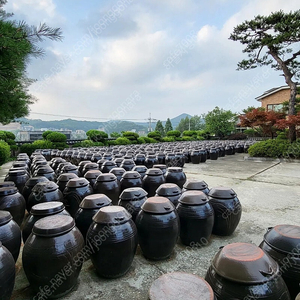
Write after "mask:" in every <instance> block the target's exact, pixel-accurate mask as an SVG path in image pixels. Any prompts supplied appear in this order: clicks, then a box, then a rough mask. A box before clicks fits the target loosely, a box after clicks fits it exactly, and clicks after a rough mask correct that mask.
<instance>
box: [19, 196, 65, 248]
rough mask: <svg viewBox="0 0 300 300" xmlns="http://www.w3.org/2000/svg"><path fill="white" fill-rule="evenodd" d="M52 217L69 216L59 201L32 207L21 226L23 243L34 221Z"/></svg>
mask: <svg viewBox="0 0 300 300" xmlns="http://www.w3.org/2000/svg"><path fill="white" fill-rule="evenodd" d="M52 215H66V216H69V215H70V214H69V213H68V212H67V211H66V210H65V206H64V204H63V203H62V202H59V201H50V202H44V203H39V204H36V205H34V206H32V208H31V210H30V214H29V215H28V217H27V218H26V220H25V221H24V224H23V226H22V227H23V229H22V238H23V242H24V243H25V242H26V240H27V238H28V237H29V236H30V234H31V232H32V228H33V225H34V224H35V222H36V221H38V220H39V219H42V218H45V217H48V216H52Z"/></svg>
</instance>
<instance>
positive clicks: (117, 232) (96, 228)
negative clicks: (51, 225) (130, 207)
mask: <svg viewBox="0 0 300 300" xmlns="http://www.w3.org/2000/svg"><path fill="white" fill-rule="evenodd" d="M87 245H91V246H92V247H93V250H94V253H93V254H92V256H91V260H92V262H93V265H94V267H95V269H96V271H97V273H98V274H99V275H100V276H103V277H108V278H116V277H120V276H122V275H124V274H126V273H127V272H128V271H129V269H130V267H131V264H132V261H133V258H134V255H135V252H136V248H137V245H138V237H137V229H136V226H135V224H134V222H133V221H132V219H131V215H130V214H129V213H128V212H127V211H126V209H125V208H124V207H121V206H106V207H103V208H100V210H99V211H98V213H97V214H96V215H95V216H94V217H93V223H92V225H91V226H90V228H89V231H88V233H87Z"/></svg>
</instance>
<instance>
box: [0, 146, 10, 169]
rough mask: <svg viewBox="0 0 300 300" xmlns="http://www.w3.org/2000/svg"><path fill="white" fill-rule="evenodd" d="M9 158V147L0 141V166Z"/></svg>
mask: <svg viewBox="0 0 300 300" xmlns="http://www.w3.org/2000/svg"><path fill="white" fill-rule="evenodd" d="M9 157H10V147H9V145H8V143H6V142H4V141H0V165H2V164H4V163H5V162H7V160H8V159H9Z"/></svg>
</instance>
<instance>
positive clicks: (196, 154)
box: [190, 149, 201, 164]
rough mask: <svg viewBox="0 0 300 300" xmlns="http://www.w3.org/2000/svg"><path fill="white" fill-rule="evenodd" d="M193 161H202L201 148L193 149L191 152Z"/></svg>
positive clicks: (193, 162)
mask: <svg viewBox="0 0 300 300" xmlns="http://www.w3.org/2000/svg"><path fill="white" fill-rule="evenodd" d="M190 157H191V163H192V164H199V163H200V159H201V155H200V151H199V150H196V149H194V150H192V152H191V155H190Z"/></svg>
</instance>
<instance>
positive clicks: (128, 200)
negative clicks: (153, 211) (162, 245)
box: [118, 187, 148, 222]
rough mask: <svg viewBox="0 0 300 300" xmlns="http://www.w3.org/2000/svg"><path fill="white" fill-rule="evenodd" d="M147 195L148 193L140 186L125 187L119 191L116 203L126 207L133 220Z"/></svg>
mask: <svg viewBox="0 0 300 300" xmlns="http://www.w3.org/2000/svg"><path fill="white" fill-rule="evenodd" d="M147 195H148V193H147V192H146V191H145V190H144V189H142V188H140V187H132V188H127V189H125V190H124V191H123V192H122V193H121V195H120V200H119V203H118V205H120V206H123V207H124V208H126V209H127V211H128V212H129V213H130V214H131V215H132V220H133V221H134V222H135V219H136V216H137V214H138V213H139V211H140V210H141V206H142V205H143V204H144V202H145V201H146V200H147Z"/></svg>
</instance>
